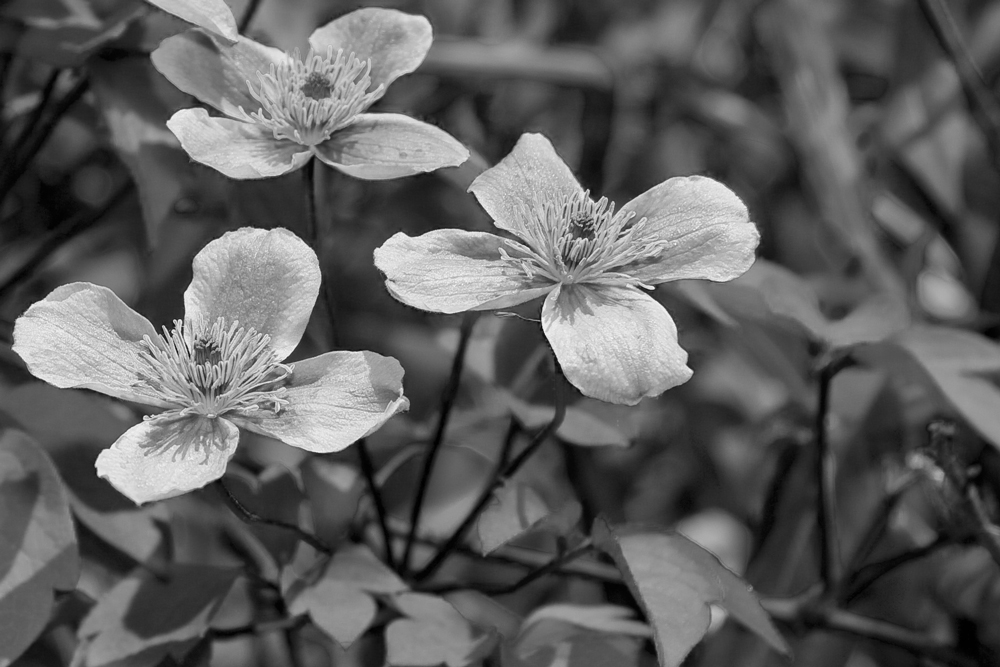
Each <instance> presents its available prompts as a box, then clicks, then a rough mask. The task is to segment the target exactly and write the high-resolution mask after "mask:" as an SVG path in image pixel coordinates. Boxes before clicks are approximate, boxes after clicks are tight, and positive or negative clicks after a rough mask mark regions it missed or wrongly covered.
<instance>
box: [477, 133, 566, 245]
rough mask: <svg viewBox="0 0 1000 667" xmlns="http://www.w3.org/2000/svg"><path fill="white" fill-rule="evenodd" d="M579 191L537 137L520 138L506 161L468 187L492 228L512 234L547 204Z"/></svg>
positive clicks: (563, 166) (544, 141)
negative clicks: (487, 215)
mask: <svg viewBox="0 0 1000 667" xmlns="http://www.w3.org/2000/svg"><path fill="white" fill-rule="evenodd" d="M582 191H583V189H582V188H581V187H580V184H579V183H578V182H577V180H576V177H575V176H573V172H571V171H570V169H569V167H567V166H566V163H565V162H563V161H562V158H560V157H559V155H558V154H557V153H556V149H554V148H553V147H552V144H551V143H549V140H548V139H546V138H545V137H543V136H542V135H540V134H522V135H521V138H520V139H518V141H517V144H516V145H515V146H514V149H513V150H511V152H510V154H508V155H507V157H505V158H504V159H502V160H500V162H499V163H497V165H496V166H495V167H491V168H490V169H487V170H486V171H484V172H483V173H482V174H480V175H479V176H478V177H477V178H476V180H474V181H473V182H472V185H470V186H469V192H471V193H473V194H474V195H476V199H478V200H479V203H480V204H481V205H482V207H483V208H484V209H486V212H487V213H489V214H490V217H492V218H493V220H494V224H496V226H497V227H499V228H500V229H505V230H507V231H509V232H511V233H513V234H518V233H519V230H520V228H521V225H522V223H521V220H523V219H524V218H525V216H526V215H529V214H531V213H534V212H536V211H540V210H541V209H542V208H543V207H544V205H545V203H546V202H560V201H563V200H564V199H566V198H568V197H570V196H573V195H576V194H578V193H580V192H582Z"/></svg>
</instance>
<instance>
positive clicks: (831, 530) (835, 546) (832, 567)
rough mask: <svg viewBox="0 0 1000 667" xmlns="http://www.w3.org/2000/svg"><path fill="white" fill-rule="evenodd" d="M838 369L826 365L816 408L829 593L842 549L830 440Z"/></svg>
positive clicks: (820, 519)
mask: <svg viewBox="0 0 1000 667" xmlns="http://www.w3.org/2000/svg"><path fill="white" fill-rule="evenodd" d="M836 372H837V369H836V368H835V367H833V366H831V365H827V366H824V367H823V368H822V369H821V370H820V374H819V398H818V401H817V403H818V405H817V407H816V479H817V480H818V482H819V484H818V486H819V495H818V499H817V503H816V524H817V526H818V528H819V545H820V572H821V573H822V576H823V583H824V585H825V586H826V588H827V589H828V590H830V589H832V588H834V587H836V585H837V583H838V582H839V581H840V578H841V565H840V548H839V541H838V539H837V514H836V511H837V510H836V508H837V491H836V480H837V460H836V456H835V455H834V452H833V451H832V450H831V448H830V443H829V440H828V437H827V425H826V422H827V418H828V417H829V415H830V382H831V381H832V380H833V376H834V375H835V374H836Z"/></svg>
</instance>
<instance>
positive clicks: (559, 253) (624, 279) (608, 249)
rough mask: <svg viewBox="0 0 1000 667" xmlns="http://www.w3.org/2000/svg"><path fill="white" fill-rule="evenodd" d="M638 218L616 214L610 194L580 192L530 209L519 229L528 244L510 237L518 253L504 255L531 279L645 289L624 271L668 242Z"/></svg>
mask: <svg viewBox="0 0 1000 667" xmlns="http://www.w3.org/2000/svg"><path fill="white" fill-rule="evenodd" d="M634 217H635V213H634V212H632V211H624V212H623V211H617V212H616V211H615V205H614V203H613V202H611V201H609V200H608V198H607V197H601V198H600V199H599V200H597V201H594V200H592V199H591V198H590V192H589V191H587V192H581V193H579V194H577V195H572V196H568V197H565V198H564V199H562V200H558V201H555V202H551V201H550V202H546V203H545V204H544V205H543V206H541V207H539V209H537V210H533V211H525V212H524V214H523V215H522V216H521V218H522V220H523V223H522V225H521V226H520V228H519V229H518V230H517V234H518V236H520V237H521V238H522V239H523V241H524V243H521V242H518V241H514V240H510V239H507V240H506V243H507V245H508V246H510V247H511V248H512V249H514V250H515V251H516V252H515V253H514V256H511V254H510V253H509V252H507V251H506V250H505V249H501V250H500V254H501V255H502V256H503V258H504V259H505V260H508V261H510V262H511V263H513V264H514V265H516V266H518V267H519V268H520V269H521V270H522V271H524V272H525V274H526V275H527V276H528V277H529V278H534V277H535V276H536V275H541V276H544V277H546V278H548V279H550V280H552V281H553V282H557V283H565V284H571V283H600V284H625V285H638V286H641V287H645V285H642V283H640V282H639V281H638V280H636V279H634V278H632V277H631V276H629V275H628V274H627V273H623V272H621V271H620V269H622V268H623V267H626V266H627V265H629V264H632V263H635V262H642V261H644V260H650V259H653V258H655V257H656V256H657V255H658V254H659V253H660V252H662V250H663V248H664V247H665V245H666V244H665V242H664V241H662V240H659V239H656V238H653V237H652V235H651V234H650V233H649V232H648V229H647V224H646V218H642V219H640V220H638V221H633V219H634Z"/></svg>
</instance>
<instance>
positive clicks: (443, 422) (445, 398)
mask: <svg viewBox="0 0 1000 667" xmlns="http://www.w3.org/2000/svg"><path fill="white" fill-rule="evenodd" d="M475 323H476V313H466V314H465V315H463V317H462V326H461V328H460V329H459V336H458V348H457V349H456V350H455V356H454V358H453V359H452V362H451V373H450V374H449V375H448V383H447V384H446V385H445V386H444V390H443V391H442V393H441V410H440V412H438V420H437V426H436V427H435V428H434V436H433V438H432V439H431V444H430V449H429V450H428V452H427V458H425V459H424V467H423V469H422V470H421V472H420V481H419V482H418V483H417V495H416V497H415V498H414V500H413V508H412V509H411V510H410V532H409V534H408V535H407V537H406V546H405V547H404V548H403V558H402V560H401V561H400V566H401V567H402V570H403V572H404V573H405V572H406V571H408V570H409V567H410V557H411V555H412V553H413V542H414V539H415V538H416V536H417V531H418V530H419V527H420V514H421V512H422V511H423V508H424V500H425V498H426V496H427V487H428V485H429V484H430V479H431V473H432V472H433V471H434V463H435V462H436V461H437V455H438V452H439V451H440V449H441V444H442V443H443V442H444V433H445V430H446V429H447V428H448V419H449V417H451V410H452V408H453V407H454V405H455V399H456V398H457V396H458V387H459V385H460V384H461V382H462V369H463V368H464V367H465V352H466V350H467V349H468V347H469V339H470V338H471V337H472V327H473V325H475Z"/></svg>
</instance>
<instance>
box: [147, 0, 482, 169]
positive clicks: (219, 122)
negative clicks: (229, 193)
mask: <svg viewBox="0 0 1000 667" xmlns="http://www.w3.org/2000/svg"><path fill="white" fill-rule="evenodd" d="M430 45H431V26H430V23H428V22H427V19H425V18H424V17H422V16H413V15H410V14H404V13H402V12H399V11H396V10H392V9H379V8H366V9H359V10H357V11H354V12H351V13H350V14H346V15H344V16H342V17H340V18H338V19H336V20H334V21H332V22H330V23H328V24H326V25H325V26H323V27H322V28H319V29H317V30H316V31H315V32H313V34H312V36H311V37H310V38H309V46H310V50H309V52H308V53H307V54H306V56H305V57H304V58H303V57H301V55H300V53H299V52H298V51H295V52H294V53H292V54H291V55H289V54H286V53H284V52H282V51H279V50H278V49H274V48H271V47H268V46H263V45H261V44H258V43H257V42H255V41H253V40H251V39H247V38H245V37H239V39H238V41H237V42H236V43H235V44H227V43H225V42H224V41H222V40H220V39H218V38H216V37H214V36H213V35H211V34H208V33H205V32H203V31H200V30H190V31H188V32H185V33H183V34H180V35H175V36H173V37H169V38H167V39H165V40H163V42H162V43H161V44H160V46H159V48H157V49H156V50H155V51H154V52H153V54H152V59H153V64H154V65H155V66H156V68H157V69H158V70H159V71H160V72H161V73H162V74H163V75H164V76H165V77H166V78H167V79H169V80H170V82H171V83H173V84H174V85H175V86H177V87H178V88H180V89H181V90H183V91H184V92H186V93H190V94H191V95H194V96H195V97H197V98H198V99H199V100H201V101H202V102H204V103H206V104H209V105H211V106H213V107H215V108H216V109H218V110H219V111H220V112H222V113H223V114H225V117H222V118H220V117H214V116H209V115H208V112H207V111H205V110H204V109H181V110H180V111H178V112H177V113H175V114H174V115H173V116H172V117H171V118H170V120H169V121H167V127H169V128H170V130H171V131H172V132H173V133H174V134H175V135H176V136H177V138H178V139H179V140H180V142H181V146H182V147H183V148H184V150H185V151H187V153H188V155H189V156H190V157H191V158H192V159H193V160H195V161H197V162H201V163H202V164H206V165H208V166H210V167H213V168H214V169H217V170H219V171H221V172H222V173H223V174H225V175H226V176H229V177H231V178H240V179H242V178H267V177H270V176H278V175H281V174H284V173H287V172H289V171H293V170H295V169H299V168H300V167H302V166H303V165H305V164H306V162H308V161H309V160H310V159H311V158H312V157H313V156H315V157H318V158H319V159H320V160H322V161H323V162H325V163H326V164H328V165H330V166H331V167H334V168H336V169H339V170H340V171H343V172H344V173H346V174H350V175H351V176H356V177H357V178H364V179H370V180H381V179H387V178H398V177H400V176H409V175H411V174H415V173H418V172H426V171H433V170H435V169H440V168H441V167H450V166H455V165H459V164H461V163H462V162H464V161H465V160H466V159H467V158H468V157H469V152H468V150H466V148H465V147H464V146H463V145H462V144H460V143H459V142H458V141H456V140H455V139H454V138H452V137H451V136H450V135H449V134H447V133H446V132H444V131H442V130H439V129H438V128H436V127H434V126H433V125H428V124H427V123H423V122H421V121H418V120H415V119H413V118H410V117H408V116H403V115H401V114H395V113H367V112H366V109H367V108H368V107H369V106H371V105H372V104H373V103H374V102H375V101H376V100H378V99H379V98H380V97H382V95H383V94H384V93H385V89H386V87H387V86H388V85H389V84H390V83H392V82H393V81H394V80H395V79H396V78H397V77H399V76H401V75H403V74H407V73H409V72H412V71H413V70H414V69H416V68H417V66H418V65H419V64H420V63H421V62H422V61H423V59H424V56H425V55H426V54H427V50H428V49H429V48H430Z"/></svg>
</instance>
